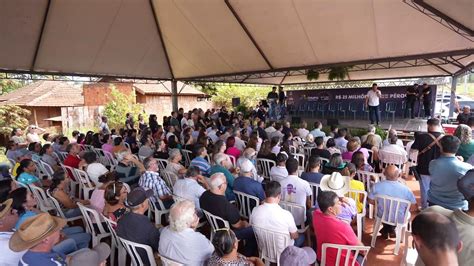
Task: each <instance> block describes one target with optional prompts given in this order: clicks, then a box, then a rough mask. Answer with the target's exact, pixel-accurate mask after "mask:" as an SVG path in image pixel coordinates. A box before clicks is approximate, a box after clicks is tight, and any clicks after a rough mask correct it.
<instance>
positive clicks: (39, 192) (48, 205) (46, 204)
mask: <svg viewBox="0 0 474 266" xmlns="http://www.w3.org/2000/svg"><path fill="white" fill-rule="evenodd" d="M28 186H29V188H30V190H31V192H32V193H33V196H34V197H35V199H36V201H37V202H38V208H39V209H40V210H41V211H42V212H49V211H51V210H54V209H55V208H54V205H53V203H52V202H51V200H50V199H49V198H48V196H46V192H44V190H43V189H42V188H40V187H37V186H35V185H33V184H30V185H28Z"/></svg>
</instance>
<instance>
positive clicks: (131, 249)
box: [119, 237, 156, 266]
mask: <svg viewBox="0 0 474 266" xmlns="http://www.w3.org/2000/svg"><path fill="white" fill-rule="evenodd" d="M119 239H120V241H121V242H122V243H123V245H124V247H125V250H127V253H128V255H130V257H131V258H132V265H135V266H138V265H145V263H144V261H143V260H142V258H141V257H140V253H138V250H139V249H143V250H145V251H146V254H147V257H148V262H149V264H148V265H150V266H156V262H155V257H154V256H153V249H152V248H151V247H150V246H148V245H143V244H138V243H135V242H132V241H129V240H126V239H123V238H121V237H119Z"/></svg>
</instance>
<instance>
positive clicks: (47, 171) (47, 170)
mask: <svg viewBox="0 0 474 266" xmlns="http://www.w3.org/2000/svg"><path fill="white" fill-rule="evenodd" d="M38 163H39V166H40V168H41V171H42V172H43V174H45V175H47V176H48V178H49V179H52V178H53V174H54V170H53V168H52V167H51V166H50V165H49V164H47V163H46V162H44V161H42V160H39V161H38Z"/></svg>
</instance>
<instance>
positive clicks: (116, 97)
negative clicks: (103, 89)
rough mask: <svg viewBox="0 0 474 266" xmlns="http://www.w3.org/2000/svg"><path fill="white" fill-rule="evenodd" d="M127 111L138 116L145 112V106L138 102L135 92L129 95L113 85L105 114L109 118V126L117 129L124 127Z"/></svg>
mask: <svg viewBox="0 0 474 266" xmlns="http://www.w3.org/2000/svg"><path fill="white" fill-rule="evenodd" d="M127 113H130V114H133V117H135V118H136V117H137V116H138V114H140V113H142V114H143V106H142V105H141V104H137V103H136V98H135V92H132V93H131V94H130V95H127V94H124V93H121V92H120V91H118V90H117V89H116V88H115V86H114V85H111V92H110V94H109V95H108V103H107V105H105V107H104V115H105V116H107V118H108V124H109V127H110V128H115V129H119V128H122V127H124V126H125V116H126V114H127Z"/></svg>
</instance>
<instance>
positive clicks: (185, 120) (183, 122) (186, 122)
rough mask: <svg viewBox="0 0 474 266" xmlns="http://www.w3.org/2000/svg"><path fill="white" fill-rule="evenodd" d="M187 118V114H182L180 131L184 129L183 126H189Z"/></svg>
mask: <svg viewBox="0 0 474 266" xmlns="http://www.w3.org/2000/svg"><path fill="white" fill-rule="evenodd" d="M188 117H189V115H188V113H184V114H183V118H181V128H182V129H183V128H184V126H189V124H188Z"/></svg>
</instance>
